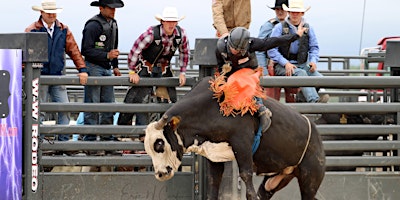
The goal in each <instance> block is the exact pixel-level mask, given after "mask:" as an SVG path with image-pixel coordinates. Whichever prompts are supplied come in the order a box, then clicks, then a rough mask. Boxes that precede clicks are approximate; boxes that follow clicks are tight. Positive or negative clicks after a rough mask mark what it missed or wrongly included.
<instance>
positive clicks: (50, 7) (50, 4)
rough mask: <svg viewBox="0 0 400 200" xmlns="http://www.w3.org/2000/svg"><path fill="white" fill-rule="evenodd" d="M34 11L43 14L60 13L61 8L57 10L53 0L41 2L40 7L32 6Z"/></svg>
mask: <svg viewBox="0 0 400 200" xmlns="http://www.w3.org/2000/svg"><path fill="white" fill-rule="evenodd" d="M32 10H34V11H43V12H45V13H60V12H61V11H63V9H62V8H57V6H56V1H55V0H43V1H42V5H41V6H32Z"/></svg>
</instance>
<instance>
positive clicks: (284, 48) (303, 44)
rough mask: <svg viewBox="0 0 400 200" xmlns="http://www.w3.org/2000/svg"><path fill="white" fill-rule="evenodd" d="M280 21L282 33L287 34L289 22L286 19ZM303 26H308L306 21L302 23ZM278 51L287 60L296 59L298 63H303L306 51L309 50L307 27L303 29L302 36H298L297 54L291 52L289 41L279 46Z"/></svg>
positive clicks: (305, 58) (305, 59)
mask: <svg viewBox="0 0 400 200" xmlns="http://www.w3.org/2000/svg"><path fill="white" fill-rule="evenodd" d="M281 23H282V35H287V34H289V24H288V23H287V22H286V21H283V22H281ZM303 27H304V28H309V25H308V23H305V24H304V25H303ZM278 49H279V52H280V53H281V54H282V55H283V57H285V58H286V59H288V60H297V63H298V64H303V63H305V62H307V60H308V51H309V36H308V29H307V30H306V31H304V34H303V36H302V37H300V38H299V48H298V51H297V54H291V53H290V52H289V50H290V43H288V44H284V45H281V46H279V48H278Z"/></svg>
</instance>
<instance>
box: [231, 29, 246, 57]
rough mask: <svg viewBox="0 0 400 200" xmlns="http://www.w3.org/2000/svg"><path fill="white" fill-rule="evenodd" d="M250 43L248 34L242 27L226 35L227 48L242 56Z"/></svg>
mask: <svg viewBox="0 0 400 200" xmlns="http://www.w3.org/2000/svg"><path fill="white" fill-rule="evenodd" d="M249 41H250V32H249V31H248V30H247V29H245V28H243V27H236V28H234V29H232V30H231V32H230V33H229V35H228V46H229V47H230V48H232V49H234V50H235V51H239V52H240V53H241V54H242V55H244V54H245V53H246V52H247V49H248V46H249Z"/></svg>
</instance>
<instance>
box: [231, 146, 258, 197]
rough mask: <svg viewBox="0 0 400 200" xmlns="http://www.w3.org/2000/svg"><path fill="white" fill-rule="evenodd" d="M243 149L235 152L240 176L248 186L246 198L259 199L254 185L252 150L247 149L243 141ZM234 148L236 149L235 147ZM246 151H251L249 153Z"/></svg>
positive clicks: (237, 149)
mask: <svg viewBox="0 0 400 200" xmlns="http://www.w3.org/2000/svg"><path fill="white" fill-rule="evenodd" d="M241 144H242V147H241V148H235V149H236V150H234V152H236V153H235V157H236V161H237V164H238V167H239V175H240V177H241V178H242V180H243V182H244V184H245V185H246V198H247V199H248V200H256V199H259V198H258V196H257V193H256V190H255V189H254V185H253V155H252V152H251V145H250V148H246V145H245V142H244V141H242V143H241ZM233 148H234V147H233ZM246 149H250V150H249V151H247V150H246Z"/></svg>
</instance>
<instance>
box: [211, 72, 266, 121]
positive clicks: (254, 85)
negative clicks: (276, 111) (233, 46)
mask: <svg viewBox="0 0 400 200" xmlns="http://www.w3.org/2000/svg"><path fill="white" fill-rule="evenodd" d="M261 75H262V69H261V68H257V69H255V70H253V69H249V68H243V69H240V70H238V71H236V72H235V73H233V74H232V75H231V76H229V78H228V80H227V81H225V79H226V77H225V76H218V77H216V78H215V79H214V80H210V89H211V91H213V92H214V98H216V99H218V102H219V104H220V110H221V113H222V114H223V115H224V116H229V115H233V116H236V115H241V116H243V115H244V114H246V113H247V112H250V113H251V114H252V115H253V114H254V113H255V112H257V110H258V105H257V103H256V101H255V99H254V97H260V98H263V99H265V98H266V97H267V96H266V95H265V93H264V92H263V88H262V87H261V86H260V76H261ZM222 96H224V98H223V101H222V102H221V97H222Z"/></svg>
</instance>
